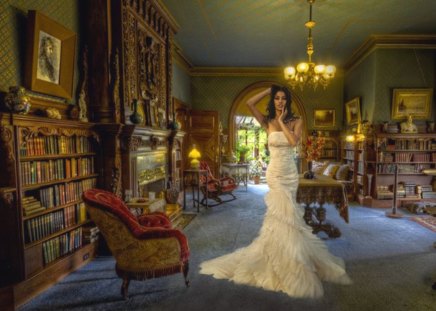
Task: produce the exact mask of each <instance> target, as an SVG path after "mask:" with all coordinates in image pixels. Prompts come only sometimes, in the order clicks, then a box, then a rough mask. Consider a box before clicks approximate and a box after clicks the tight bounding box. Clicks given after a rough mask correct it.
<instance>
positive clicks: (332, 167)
mask: <svg viewBox="0 0 436 311" xmlns="http://www.w3.org/2000/svg"><path fill="white" fill-rule="evenodd" d="M339 166H340V165H339V164H337V163H330V164H329V165H328V166H327V168H326V169H325V170H324V172H323V173H322V174H323V175H325V176H330V177H333V176H335V174H336V172H337V170H338V169H339Z"/></svg>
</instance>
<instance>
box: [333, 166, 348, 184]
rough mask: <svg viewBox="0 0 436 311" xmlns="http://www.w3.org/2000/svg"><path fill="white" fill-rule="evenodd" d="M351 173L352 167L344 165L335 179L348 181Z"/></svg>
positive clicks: (337, 172)
mask: <svg viewBox="0 0 436 311" xmlns="http://www.w3.org/2000/svg"><path fill="white" fill-rule="evenodd" d="M349 172H350V167H349V166H348V165H347V164H342V165H341V166H340V167H339V168H338V170H337V171H336V174H335V179H337V180H348V175H349Z"/></svg>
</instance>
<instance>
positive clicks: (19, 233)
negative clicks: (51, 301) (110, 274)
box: [0, 113, 98, 305]
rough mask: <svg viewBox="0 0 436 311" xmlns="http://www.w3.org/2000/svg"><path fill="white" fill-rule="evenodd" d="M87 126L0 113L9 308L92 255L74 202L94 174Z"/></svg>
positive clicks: (93, 146)
mask: <svg viewBox="0 0 436 311" xmlns="http://www.w3.org/2000/svg"><path fill="white" fill-rule="evenodd" d="M92 126H93V125H92V124H89V123H81V122H76V121H70V120H54V119H48V118H42V117H37V116H28V115H13V114H6V113H1V114H0V132H1V133H2V135H1V140H0V144H1V146H0V148H1V151H2V152H5V154H6V155H7V156H5V157H2V162H0V169H1V170H2V172H5V177H6V178H4V179H3V178H2V181H1V184H0V196H1V198H2V199H3V200H1V203H0V209H1V213H2V217H1V219H2V220H1V221H0V232H1V239H2V243H1V246H0V260H1V262H2V264H1V265H0V269H1V270H2V271H0V273H1V274H2V278H3V276H5V278H4V279H3V280H2V283H5V284H2V285H11V284H16V285H14V299H15V304H16V305H21V304H22V303H24V302H25V301H27V300H28V299H30V298H31V297H33V296H34V295H35V294H36V293H38V292H40V291H41V290H43V289H44V288H46V287H47V286H48V285H50V284H52V283H53V282H55V281H57V280H58V279H59V278H60V277H62V276H63V275H65V274H67V273H69V272H70V271H72V270H74V269H76V268H77V267H79V266H81V265H82V264H84V263H86V262H87V261H89V260H90V259H91V258H93V257H94V255H95V243H91V242H90V241H91V240H92V241H93V242H94V241H95V239H89V229H90V227H93V226H92V224H91V223H90V221H89V220H88V219H87V216H86V212H85V205H84V203H83V202H82V199H81V197H82V192H83V191H85V190H87V189H89V188H92V187H95V186H96V183H97V177H98V174H97V173H96V172H97V168H96V166H95V165H96V163H97V162H98V161H97V153H96V151H97V150H98V148H97V145H98V136H97V134H96V133H95V132H94V131H93V130H92ZM5 198H7V199H5ZM11 209H12V210H11ZM6 237H7V238H6ZM11 250H12V251H11Z"/></svg>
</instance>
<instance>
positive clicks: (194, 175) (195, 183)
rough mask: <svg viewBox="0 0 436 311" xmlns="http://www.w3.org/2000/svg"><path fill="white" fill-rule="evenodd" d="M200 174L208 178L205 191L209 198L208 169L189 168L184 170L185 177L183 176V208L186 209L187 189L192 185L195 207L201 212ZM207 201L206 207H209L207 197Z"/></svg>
mask: <svg viewBox="0 0 436 311" xmlns="http://www.w3.org/2000/svg"><path fill="white" fill-rule="evenodd" d="M200 176H204V177H205V178H206V183H205V184H206V186H205V188H206V189H205V191H206V198H207V195H208V193H207V183H208V171H207V170H200V169H198V170H196V169H187V170H183V178H182V182H183V186H182V189H183V209H186V190H187V188H189V187H191V191H192V192H191V193H192V202H193V206H194V208H195V207H197V212H200V204H201V203H200V202H201V201H200V183H201V182H200ZM205 201H206V204H205V206H206V208H207V207H208V205H207V199H206V200H205Z"/></svg>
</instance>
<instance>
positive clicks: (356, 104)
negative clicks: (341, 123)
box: [345, 97, 362, 125]
mask: <svg viewBox="0 0 436 311" xmlns="http://www.w3.org/2000/svg"><path fill="white" fill-rule="evenodd" d="M345 114H346V120H347V125H354V124H359V123H360V122H361V120H362V114H361V112H360V98H359V97H355V98H353V99H351V100H350V101H348V102H346V103H345Z"/></svg>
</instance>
